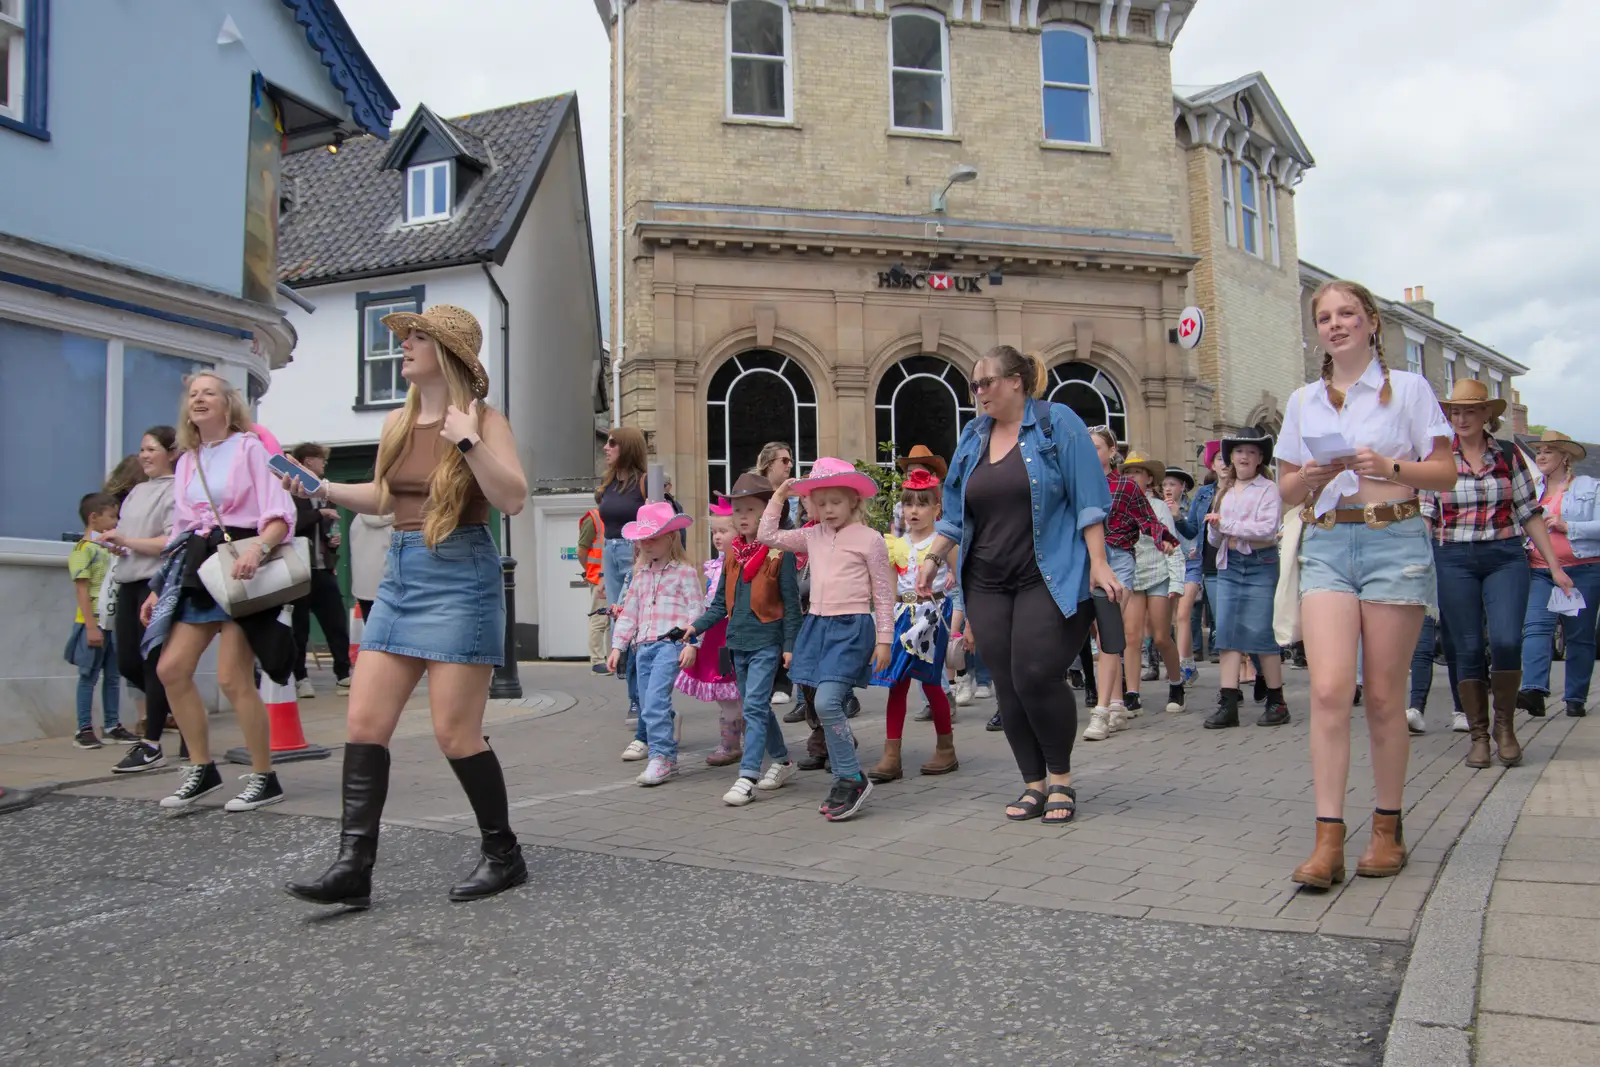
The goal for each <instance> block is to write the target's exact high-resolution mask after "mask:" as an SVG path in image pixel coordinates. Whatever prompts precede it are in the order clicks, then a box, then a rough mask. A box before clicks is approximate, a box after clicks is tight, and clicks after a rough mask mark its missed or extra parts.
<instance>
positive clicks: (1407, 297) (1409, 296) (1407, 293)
mask: <svg viewBox="0 0 1600 1067" xmlns="http://www.w3.org/2000/svg"><path fill="white" fill-rule="evenodd" d="M1411 293H1412V289H1411V286H1409V285H1408V286H1406V303H1408V304H1409V303H1411Z"/></svg>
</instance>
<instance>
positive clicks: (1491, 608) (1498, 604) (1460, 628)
mask: <svg viewBox="0 0 1600 1067" xmlns="http://www.w3.org/2000/svg"><path fill="white" fill-rule="evenodd" d="M1433 558H1434V564H1435V568H1436V569H1437V571H1438V574H1439V614H1440V616H1441V617H1443V618H1446V619H1449V620H1450V626H1449V628H1448V629H1447V630H1446V631H1445V637H1446V638H1447V639H1448V641H1449V643H1450V648H1451V649H1452V650H1453V652H1454V656H1453V657H1452V658H1453V659H1454V660H1455V667H1456V677H1457V678H1464V679H1467V680H1469V681H1470V680H1478V681H1488V680H1489V664H1488V662H1487V661H1486V660H1485V658H1484V640H1483V627H1482V626H1481V625H1480V620H1482V619H1485V618H1487V619H1488V623H1489V642H1488V649H1489V653H1490V655H1492V656H1493V657H1494V669H1495V670H1496V671H1520V670H1521V669H1522V623H1523V619H1524V618H1526V616H1527V613H1528V586H1529V584H1530V582H1531V581H1532V576H1531V575H1530V573H1529V572H1530V570H1531V568H1530V567H1529V566H1528V554H1527V553H1526V552H1524V551H1523V549H1522V539H1521V538H1518V537H1508V538H1506V539H1505V540H1502V541H1476V542H1473V541H1465V542H1454V541H1452V542H1449V543H1446V544H1442V545H1438V544H1436V545H1434V546H1433Z"/></svg>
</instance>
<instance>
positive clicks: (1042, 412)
mask: <svg viewBox="0 0 1600 1067" xmlns="http://www.w3.org/2000/svg"><path fill="white" fill-rule="evenodd" d="M1052 406H1053V405H1052V404H1051V403H1050V401H1048V400H1035V401H1034V402H1033V413H1034V418H1035V419H1036V420H1037V421H1038V423H1039V429H1041V430H1043V431H1044V439H1045V440H1046V441H1054V440H1055V439H1056V428H1055V427H1054V426H1053V425H1051V419H1050V408H1051V407H1052Z"/></svg>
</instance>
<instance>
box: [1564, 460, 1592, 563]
mask: <svg viewBox="0 0 1600 1067" xmlns="http://www.w3.org/2000/svg"><path fill="white" fill-rule="evenodd" d="M1597 495H1600V482H1596V481H1595V480H1594V479H1593V478H1591V477H1589V476H1588V475H1586V474H1580V475H1578V476H1577V477H1576V478H1573V479H1572V481H1570V482H1568V483H1567V488H1566V489H1565V490H1564V491H1563V492H1562V494H1561V521H1562V522H1564V523H1566V524H1567V540H1568V541H1571V542H1572V554H1573V555H1574V556H1575V557H1577V558H1578V559H1594V558H1595V557H1596V556H1600V515H1597V514H1596V511H1597V510H1600V509H1597V508H1596V501H1595V498H1596V496H1597Z"/></svg>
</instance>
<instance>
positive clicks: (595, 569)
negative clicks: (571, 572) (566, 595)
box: [578, 508, 605, 585]
mask: <svg viewBox="0 0 1600 1067" xmlns="http://www.w3.org/2000/svg"><path fill="white" fill-rule="evenodd" d="M583 517H584V518H585V519H588V520H589V521H590V522H592V523H594V540H593V541H592V542H590V544H589V554H588V555H587V556H585V557H584V560H583V580H584V581H586V582H588V583H589V584H590V585H599V584H600V583H601V581H603V580H604V579H603V577H602V575H601V572H600V554H601V552H602V551H603V550H604V544H605V538H604V534H605V527H604V526H601V525H600V509H599V508H591V509H590V510H589V511H588V512H587V513H585V515H584V516H583ZM578 525H579V527H582V526H583V522H582V521H581V520H580V521H579V523H578Z"/></svg>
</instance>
